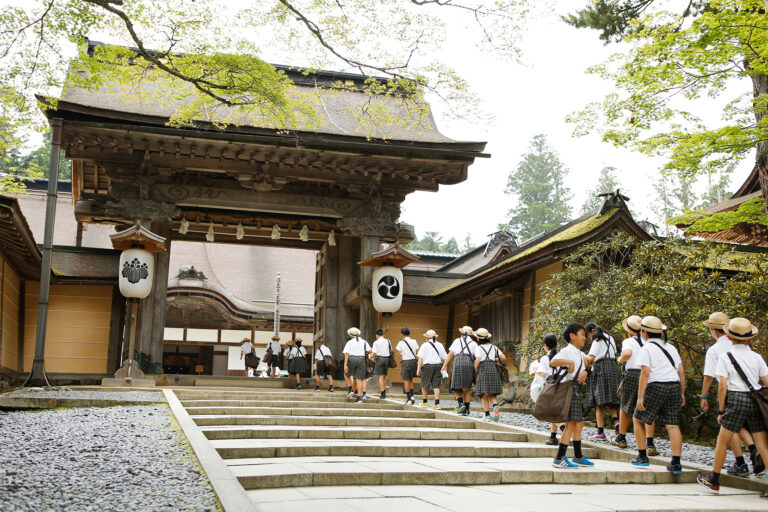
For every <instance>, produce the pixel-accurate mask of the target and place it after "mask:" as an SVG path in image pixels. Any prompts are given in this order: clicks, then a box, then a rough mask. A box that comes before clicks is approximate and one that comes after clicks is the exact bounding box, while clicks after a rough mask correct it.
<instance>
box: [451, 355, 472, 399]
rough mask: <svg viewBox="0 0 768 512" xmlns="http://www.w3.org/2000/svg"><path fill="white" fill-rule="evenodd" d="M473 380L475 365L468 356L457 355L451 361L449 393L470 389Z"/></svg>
mask: <svg viewBox="0 0 768 512" xmlns="http://www.w3.org/2000/svg"><path fill="white" fill-rule="evenodd" d="M474 380H475V365H474V363H473V362H472V358H471V357H469V354H459V355H457V356H456V359H454V361H453V370H452V371H451V391H460V390H462V389H472V382H474Z"/></svg>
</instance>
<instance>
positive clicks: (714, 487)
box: [696, 473, 720, 492]
mask: <svg viewBox="0 0 768 512" xmlns="http://www.w3.org/2000/svg"><path fill="white" fill-rule="evenodd" d="M696 481H697V482H699V485H703V486H704V487H706V488H707V489H709V490H710V491H715V492H719V491H720V485H719V484H713V483H712V480H710V477H709V476H704V475H702V474H701V473H699V474H698V475H696Z"/></svg>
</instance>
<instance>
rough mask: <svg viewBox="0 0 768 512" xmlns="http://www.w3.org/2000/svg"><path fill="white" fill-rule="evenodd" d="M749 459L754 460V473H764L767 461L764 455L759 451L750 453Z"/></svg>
mask: <svg viewBox="0 0 768 512" xmlns="http://www.w3.org/2000/svg"><path fill="white" fill-rule="evenodd" d="M749 459H750V461H751V462H752V472H753V473H754V474H756V475H757V474H759V473H762V472H763V471H764V470H765V462H763V456H762V455H760V453H758V452H757V451H755V453H754V454H752V453H750V454H749Z"/></svg>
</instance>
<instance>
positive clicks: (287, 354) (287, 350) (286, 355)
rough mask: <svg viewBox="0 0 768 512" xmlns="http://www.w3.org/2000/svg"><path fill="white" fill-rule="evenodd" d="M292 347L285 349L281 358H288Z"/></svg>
mask: <svg viewBox="0 0 768 512" xmlns="http://www.w3.org/2000/svg"><path fill="white" fill-rule="evenodd" d="M292 348H293V347H286V348H285V350H283V357H288V356H289V355H290V354H291V349H292Z"/></svg>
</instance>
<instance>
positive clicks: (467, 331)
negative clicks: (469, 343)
mask: <svg viewBox="0 0 768 512" xmlns="http://www.w3.org/2000/svg"><path fill="white" fill-rule="evenodd" d="M459 332H460V333H461V334H469V335H470V336H471V335H472V328H471V327H470V326H468V325H465V326H464V327H462V328H461V329H459Z"/></svg>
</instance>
